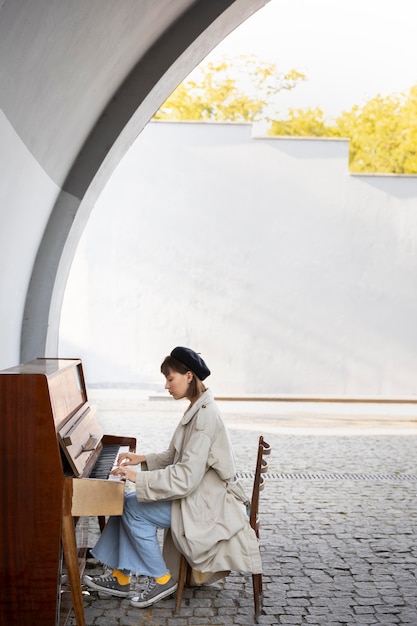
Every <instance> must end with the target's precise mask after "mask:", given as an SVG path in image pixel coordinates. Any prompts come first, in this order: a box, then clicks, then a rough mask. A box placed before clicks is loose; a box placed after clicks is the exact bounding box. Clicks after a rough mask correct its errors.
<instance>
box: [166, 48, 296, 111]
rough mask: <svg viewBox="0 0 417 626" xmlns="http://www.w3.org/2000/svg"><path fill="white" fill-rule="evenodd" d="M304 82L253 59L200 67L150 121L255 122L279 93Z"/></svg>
mask: <svg viewBox="0 0 417 626" xmlns="http://www.w3.org/2000/svg"><path fill="white" fill-rule="evenodd" d="M302 80H305V76H304V74H301V73H300V72H298V71H297V70H294V69H292V70H290V71H288V72H279V71H278V68H277V66H276V65H275V64H274V63H267V62H264V61H260V60H259V59H258V58H257V57H256V56H254V55H249V56H248V55H240V56H237V57H224V58H223V59H222V60H221V61H219V62H217V63H215V62H209V63H207V64H205V65H204V64H202V65H200V66H198V67H197V68H196V70H195V71H194V72H193V73H192V74H191V75H190V77H189V78H188V79H187V80H186V81H184V82H183V83H181V84H180V85H179V86H178V87H177V88H176V89H175V91H173V92H172V94H171V95H170V96H169V98H168V99H167V100H166V101H165V102H164V104H163V105H162V106H161V108H160V109H159V111H157V113H156V114H155V116H154V119H164V120H167V119H168V120H199V121H209V122H213V121H220V122H222V121H229V122H255V121H258V120H259V119H261V117H262V116H263V115H264V114H265V112H266V111H267V110H268V109H269V108H270V107H271V105H272V103H273V102H274V101H275V98H276V96H277V94H278V93H279V92H280V91H283V90H290V89H294V87H295V86H296V85H297V83H298V82H300V81H302Z"/></svg>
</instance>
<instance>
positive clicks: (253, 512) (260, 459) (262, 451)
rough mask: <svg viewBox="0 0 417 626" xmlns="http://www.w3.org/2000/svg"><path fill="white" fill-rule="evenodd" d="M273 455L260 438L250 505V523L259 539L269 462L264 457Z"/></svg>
mask: <svg viewBox="0 0 417 626" xmlns="http://www.w3.org/2000/svg"><path fill="white" fill-rule="evenodd" d="M268 454H271V446H270V445H269V443H267V442H266V441H265V440H264V438H263V437H262V436H261V437H259V442H258V454H257V457H256V466H255V476H254V479H253V488H252V498H251V504H250V514H249V521H250V525H251V526H252V528H253V530H254V531H255V533H256V536H257V537H258V539H259V492H260V491H262V489H263V488H264V486H265V476H262V474H264V473H265V472H267V471H268V461H267V460H266V459H264V456H266V455H268Z"/></svg>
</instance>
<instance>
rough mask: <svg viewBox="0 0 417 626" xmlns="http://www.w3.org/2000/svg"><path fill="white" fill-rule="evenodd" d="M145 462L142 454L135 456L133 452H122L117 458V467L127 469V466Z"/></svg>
mask: <svg viewBox="0 0 417 626" xmlns="http://www.w3.org/2000/svg"><path fill="white" fill-rule="evenodd" d="M145 460H146V457H145V455H144V454H135V453H134V452H122V453H121V454H119V456H118V457H117V465H123V466H125V467H127V466H128V465H139V463H143V462H144V461H145Z"/></svg>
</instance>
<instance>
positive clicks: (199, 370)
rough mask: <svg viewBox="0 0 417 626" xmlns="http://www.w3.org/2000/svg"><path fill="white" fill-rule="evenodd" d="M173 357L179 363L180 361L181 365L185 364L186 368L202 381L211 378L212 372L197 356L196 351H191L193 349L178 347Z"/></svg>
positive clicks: (172, 353)
mask: <svg viewBox="0 0 417 626" xmlns="http://www.w3.org/2000/svg"><path fill="white" fill-rule="evenodd" d="M171 356H172V357H173V358H174V359H177V361H180V363H183V365H185V366H186V367H189V368H190V370H191V371H192V372H194V374H195V375H196V376H198V378H199V379H200V380H204V379H205V378H207V376H210V370H209V368H208V367H207V365H206V364H205V363H204V361H203V359H202V358H201V356H200V355H199V354H197V352H194V350H191V348H183V347H182V346H177V347H176V348H174V349H173V351H172V352H171Z"/></svg>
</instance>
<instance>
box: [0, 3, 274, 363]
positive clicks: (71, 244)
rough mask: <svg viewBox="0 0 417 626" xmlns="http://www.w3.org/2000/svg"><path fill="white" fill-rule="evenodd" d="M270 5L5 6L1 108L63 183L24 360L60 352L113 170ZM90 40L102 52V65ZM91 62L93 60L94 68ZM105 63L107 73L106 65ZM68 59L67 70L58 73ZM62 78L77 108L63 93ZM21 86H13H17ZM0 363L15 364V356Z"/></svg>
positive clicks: (49, 222) (36, 276)
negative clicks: (209, 59) (67, 298)
mask: <svg viewBox="0 0 417 626" xmlns="http://www.w3.org/2000/svg"><path fill="white" fill-rule="evenodd" d="M266 2H267V0H210V2H207V1H206V0H196V1H193V2H191V1H190V0H176V2H174V3H173V2H168V1H166V0H159V2H158V3H154V2H149V0H130V1H129V0H127V2H124V3H123V5H119V4H118V3H113V2H106V1H105V2H104V3H103V2H102V1H101V2H97V1H94V0H92V2H91V3H88V5H85V3H83V2H81V1H78V2H77V1H75V2H74V3H71V5H68V4H67V3H66V2H65V0H58V2H54V3H52V2H50V1H49V0H43V1H41V2H37V3H33V2H30V0H23V1H22V2H21V3H19V6H16V4H14V3H12V2H8V1H7V0H4V1H3V2H0V34H1V33H2V32H3V33H4V34H5V37H3V44H0V59H1V56H3V55H4V58H5V63H4V65H3V62H2V65H3V66H4V71H3V72H2V76H3V81H2V82H3V84H4V85H6V87H8V89H6V91H5V92H4V93H5V95H4V96H3V97H2V111H3V112H4V114H5V116H6V118H7V121H8V123H10V126H11V127H12V129H13V131H15V132H16V133H17V134H18V135H19V138H20V139H21V140H22V142H23V144H24V145H25V147H26V148H27V149H28V150H29V152H30V153H31V155H33V156H34V157H35V159H36V162H37V164H38V165H39V166H40V167H41V168H42V170H43V172H42V173H46V174H47V175H48V184H49V183H50V182H52V181H53V183H54V185H56V190H55V191H51V192H50V194H49V196H50V197H51V195H52V196H55V198H54V199H53V200H52V202H51V200H50V197H49V202H50V210H49V213H48V209H47V207H46V205H45V207H43V211H44V215H43V218H44V221H45V227H44V229H43V232H41V236H40V237H39V245H38V246H37V253H36V254H35V256H34V259H33V262H31V261H29V260H28V261H27V262H28V267H27V273H28V276H30V278H29V280H28V282H27V290H26V293H25V294H24V296H25V297H24V308H23V309H24V310H23V311H22V323H21V334H20V341H19V344H20V361H26V360H29V359H31V358H34V357H37V356H42V355H45V354H47V355H48V356H55V355H56V354H57V349H58V330H59V318H60V310H61V305H62V298H63V294H64V290H65V285H66V280H67V276H68V272H69V269H70V266H71V262H72V259H73V256H74V253H75V250H76V247H77V244H78V241H79V238H80V236H81V233H82V231H83V228H84V226H85V224H86V222H87V220H88V217H89V214H90V211H91V209H92V207H93V205H94V203H95V200H96V199H97V197H98V195H99V194H100V192H101V190H102V188H103V186H104V185H105V183H106V181H107V180H108V179H109V177H110V175H111V173H112V172H113V170H114V168H115V167H116V165H117V163H118V162H119V161H120V159H121V158H122V156H123V155H124V154H125V152H126V150H127V149H128V148H129V146H130V145H131V144H132V142H133V141H134V140H135V139H136V137H137V136H138V135H139V134H140V132H141V130H142V129H143V128H144V126H145V125H146V124H147V122H148V121H149V120H150V118H151V117H152V115H153V113H154V112H155V110H157V108H158V107H159V105H160V104H161V103H162V102H163V101H164V100H165V99H166V97H167V96H168V95H169V93H170V92H171V91H172V90H173V89H174V88H175V86H176V85H177V84H178V83H179V82H181V80H182V79H183V78H184V77H185V76H186V75H187V74H188V73H189V72H190V71H191V70H192V69H193V67H195V65H196V64H197V63H198V62H199V61H200V60H201V59H203V58H204V57H205V56H206V54H207V53H208V52H209V51H210V50H211V49H213V48H214V47H215V45H217V43H218V42H219V41H221V40H222V39H223V38H224V37H225V36H226V35H227V34H228V33H229V32H230V31H231V30H233V29H234V28H235V27H236V26H237V25H239V24H240V23H241V22H243V21H244V20H245V19H247V18H248V17H249V16H250V15H251V14H253V13H254V12H255V11H256V10H258V9H259V8H261V7H262V6H263V5H264V4H266ZM2 23H3V28H2ZM110 25H111V28H110ZM57 31H58V32H57ZM89 31H90V32H89ZM103 33H107V35H108V37H109V38H113V39H115V40H116V39H117V37H119V39H118V40H117V43H120V41H122V42H124V41H126V44H125V47H124V48H123V44H122V48H123V50H122V52H121V53H120V55H119V58H118V60H119V61H120V66H119V65H117V62H116V60H114V57H113V56H112V55H111V54H110V52H109V50H108V49H105V43H104V44H103ZM61 42H62V43H61ZM94 42H97V43H98V45H100V46H102V47H103V49H104V58H105V61H104V62H103V64H102V65H100V63H99V61H100V59H99V55H98V54H96V50H95V49H94ZM87 44H88V45H87ZM129 45H130V48H129V47H128V46H129ZM11 46H12V48H13V50H12V51H11V52H10V47H11ZM65 46H67V49H65ZM109 48H111V46H109ZM115 49H116V48H113V49H112V50H113V51H114V50H115ZM132 49H133V51H132ZM117 50H119V47H117ZM71 55H72V56H73V58H72V57H71ZM88 55H90V56H93V57H94V59H95V64H94V63H89V57H88ZM34 56H35V58H36V62H37V63H38V65H36V63H35V61H34V60H33V58H34ZM106 61H107V63H108V67H107V66H105V67H103V66H104V65H105V62H106ZM25 63H26V65H25ZM60 63H61V66H62V67H64V68H65V72H64V71H63V72H62V75H61V74H60ZM84 64H85V70H86V71H85V78H84V79H83V72H84ZM22 68H23V70H24V71H23V74H22V76H19V75H18V74H19V71H20V70H21V69H22ZM44 68H46V69H45V71H44ZM25 73H26V81H25ZM34 73H35V74H37V75H35V76H33V74H34ZM64 76H65V79H66V80H67V82H66V83H65V88H64V91H66V93H68V94H69V96H70V99H69V101H67V100H64V99H63V98H62V89H63V82H64ZM68 77H69V82H68ZM7 81H8V82H7ZM13 81H15V83H16V85H17V90H16V89H12V87H13V84H12V83H13ZM88 81H89V84H87V85H86V83H87V82H88ZM106 81H107V82H106ZM16 85H15V86H16ZM40 85H41V86H42V89H41V88H40ZM100 87H101V88H102V90H101V91H100ZM31 88H32V92H31V91H30V90H31ZM48 90H49V91H48ZM86 91H89V94H88V95H89V97H90V98H91V100H89V99H88V97H86ZM101 94H102V95H101ZM17 98H19V99H17ZM25 98H26V101H25ZM31 101H32V104H33V109H34V110H35V109H36V115H35V114H34V113H33V115H32V114H31V113H29V115H28V116H27V118H26V117H25V110H24V107H25V106H26V108H28V107H29V108H30V106H31ZM70 105H71V106H70ZM83 114H84V116H85V117H83ZM77 119H78V120H79V124H77ZM65 124H67V125H68V128H67V129H66V128H65ZM37 125H38V127H36V126H37ZM65 131H66V132H65ZM51 146H54V147H53V148H52V149H51ZM12 191H13V190H12ZM0 192H1V189H0ZM8 192H9V193H11V191H10V189H9V190H8ZM41 200H42V198H41ZM28 236H30V235H28ZM29 263H31V268H30V266H29ZM16 310H17V311H18V304H17V305H16ZM4 315H5V317H6V313H5V312H4ZM4 364H5V365H9V364H13V357H12V355H11V354H10V355H9V357H5V363H4Z"/></svg>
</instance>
